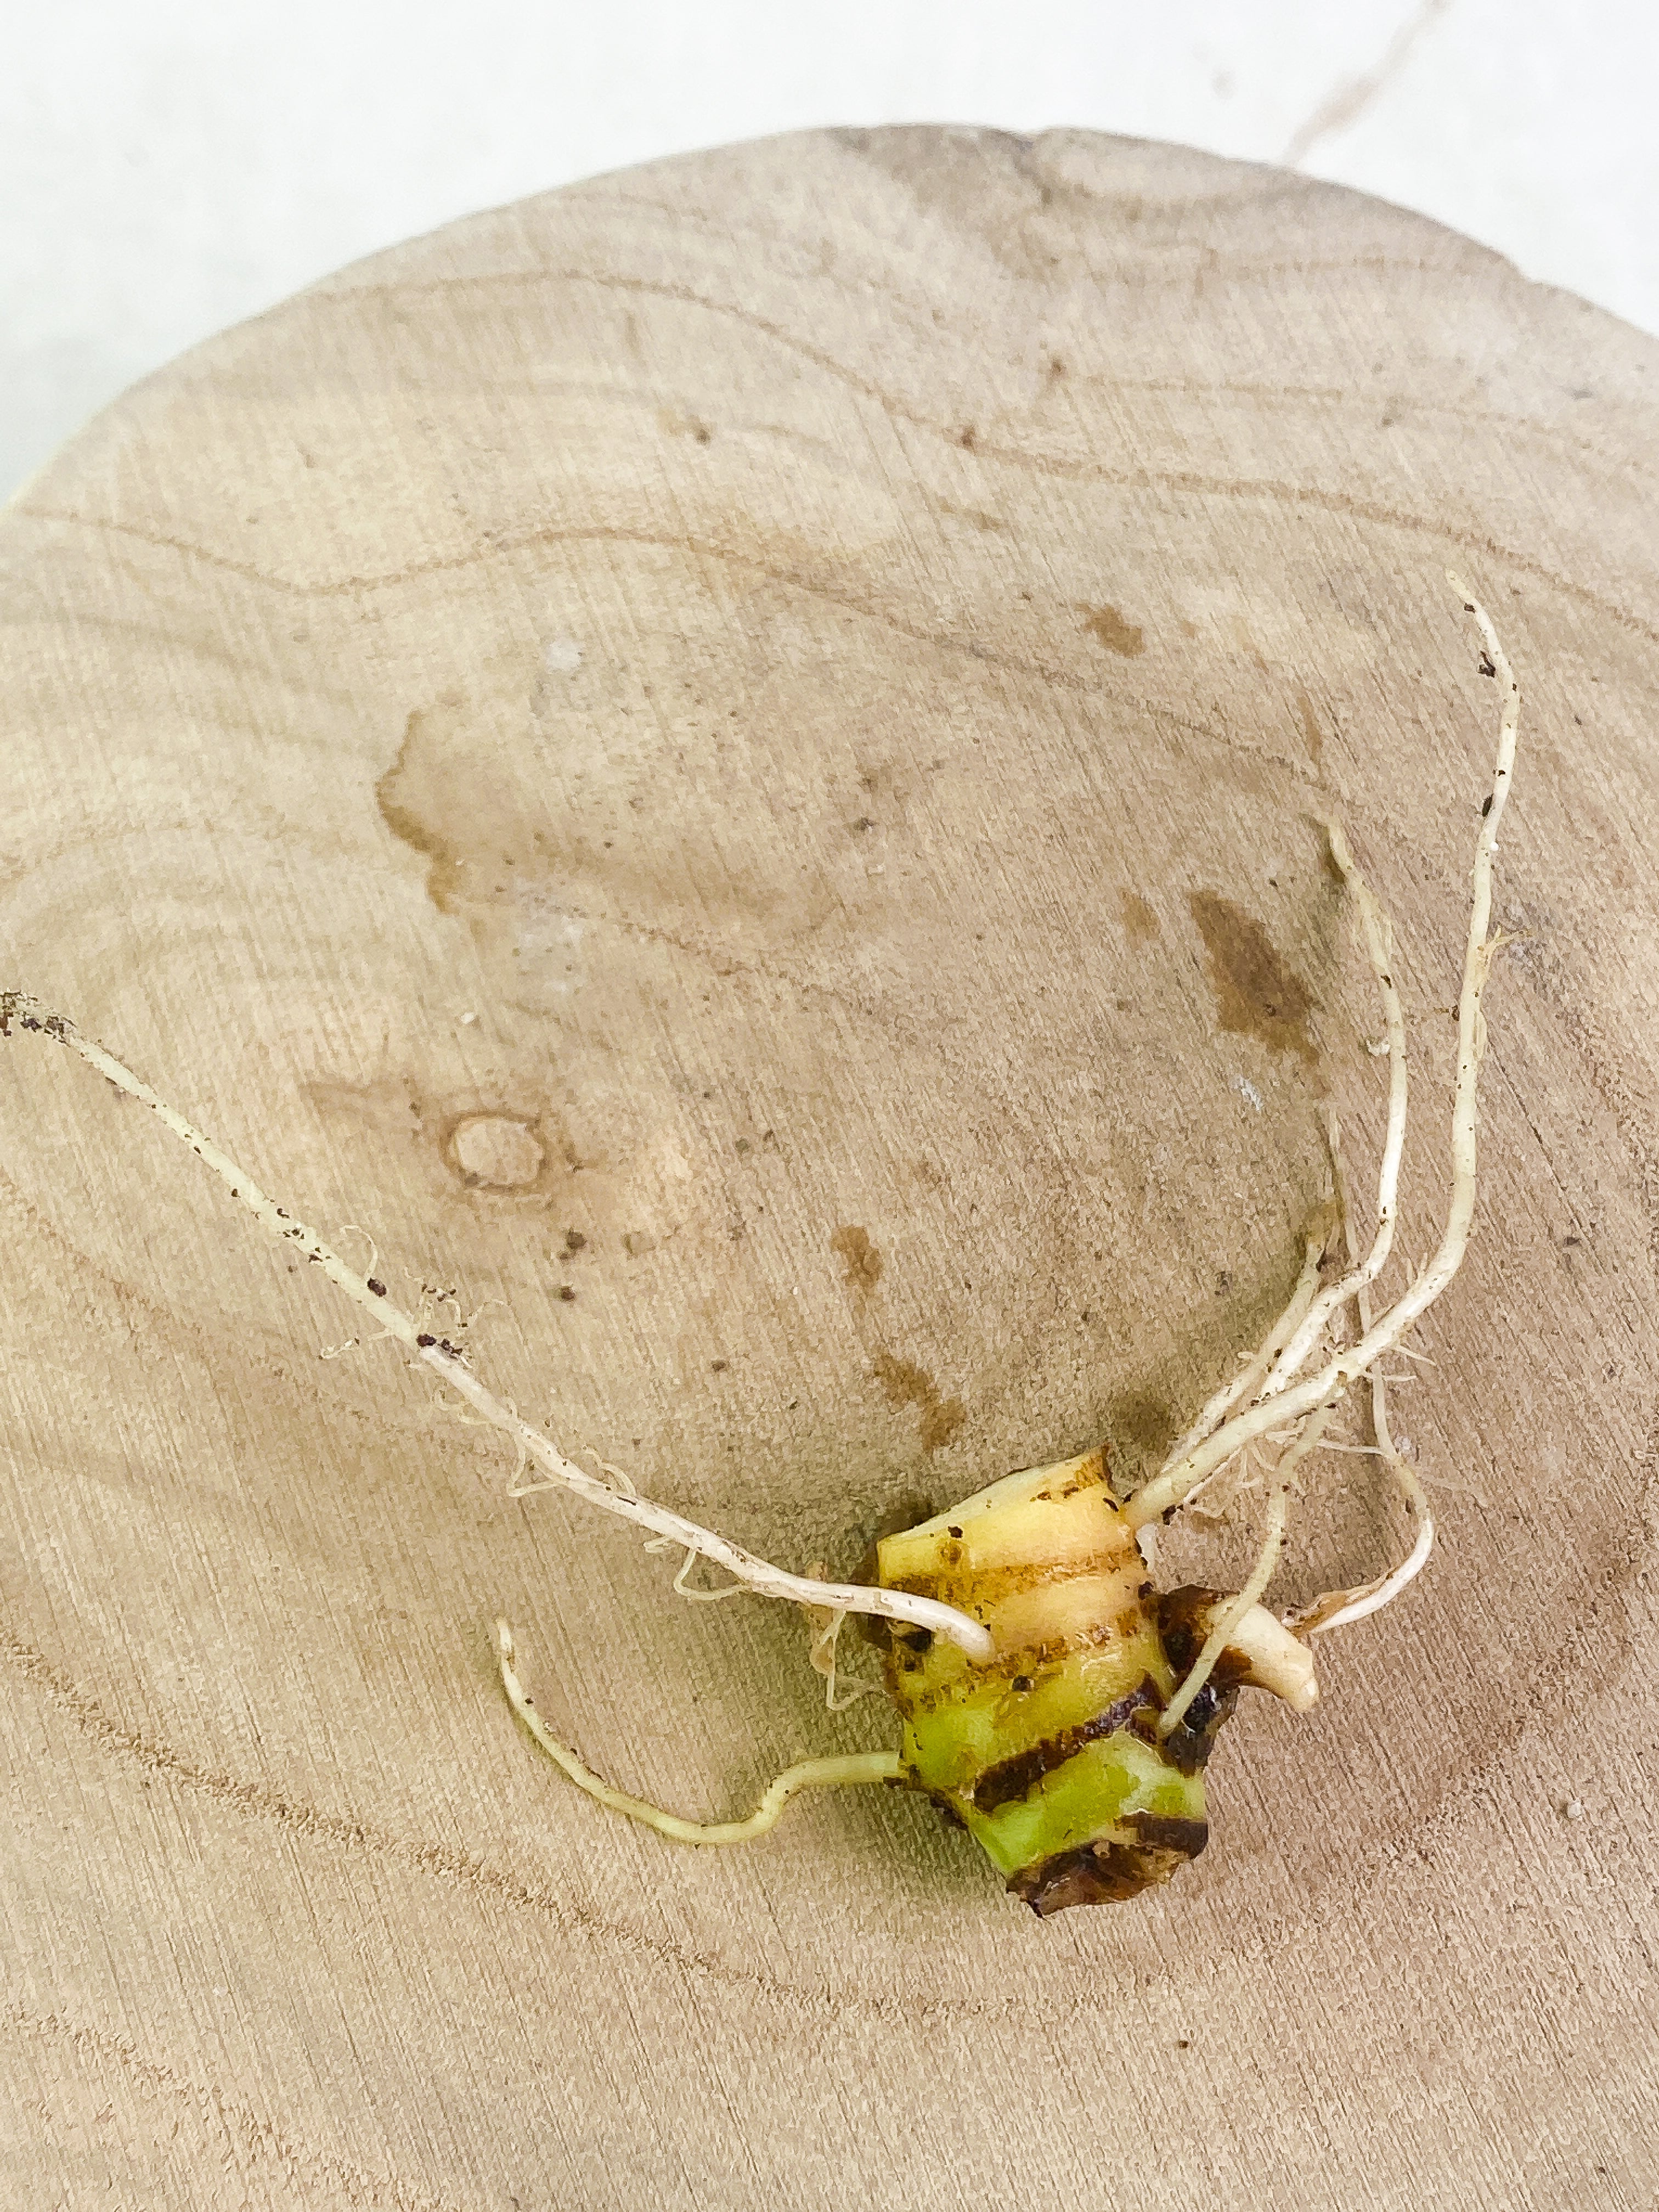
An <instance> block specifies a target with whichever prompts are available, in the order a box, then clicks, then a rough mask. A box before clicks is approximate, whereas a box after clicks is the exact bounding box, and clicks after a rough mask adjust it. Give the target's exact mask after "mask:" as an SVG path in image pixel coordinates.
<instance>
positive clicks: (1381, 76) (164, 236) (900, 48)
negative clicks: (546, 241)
mask: <svg viewBox="0 0 1659 2212" xmlns="http://www.w3.org/2000/svg"><path fill="white" fill-rule="evenodd" d="M4 20H5V21H7V25H8V27H7V28H6V31H5V34H4V38H3V40H0V498H3V497H4V496H5V495H7V494H8V493H9V491H11V490H12V489H14V488H15V486H16V485H17V483H19V482H21V479H22V478H23V477H25V476H26V475H27V473H28V472H29V471H32V470H33V468H35V467H36V466H37V465H39V464H40V462H41V461H42V460H43V459H45V458H46V455H47V454H48V453H50V452H51V450H52V447H54V446H55V445H57V444H58V441H60V440H61V439H63V438H64V437H66V436H68V435H69V434H70V432H71V431H73V430H74V429H75V428H76V426H77V425H78V424H79V423H80V422H82V421H84V419H85V418H86V417H87V416H88V415H89V414H90V413H92V412H93V410H94V409H96V408H98V407H99V406H100V405H101V404H103V403H104V402H105V401H106V399H108V398H112V397H113V395H114V394H115V393H116V392H118V391H120V390H121V389H122V388H123V386H125V385H127V384H129V383H131V381H132V380H133V379H135V378H136V377H138V376H141V375H143V374H144V373H145V372H146V371H148V370H149V369H151V368H155V367H157V366H158V365H159V364H160V363H161V362H164V361H166V360H167V359H168V358H169V357H170V356H172V355H173V354H175V353H177V352H179V350H180V349H182V348H183V347H185V346H188V345H190V344H191V343H194V342H195V341H196V340H197V339H198V338H201V337H206V336H207V335H208V334H209V333H210V331H215V330H217V329H219V328H221V327H222V325H225V324H227V323H229V322H234V321H236V320H238V319H240V318H241V317H243V316H245V315H249V314H252V313H256V312H257V311H258V309H260V308H262V307H267V306H269V305H270V304H271V303H272V302H273V301H276V300H279V299H281V298H282V297H283V295H285V294H287V293H289V292H291V291H293V290H294V289H295V288H296V287H297V286H299V285H301V284H304V283H307V281H308V280H309V279H311V278H312V277H313V276H320V275H321V274H323V273H324V272H325V271H326V270H330V269H332V268H335V267H337V266H338V264H341V263H342V262H344V261H349V260H350V259H352V258H355V257H356V256H357V255H359V254H362V253H366V252H369V251H371V250H372V249H373V248H374V247H377V246H384V245H388V244H391V243H392V242H393V241H394V240H398V239H399V238H404V237H407V236H409V235H410V234H412V233H415V232H418V231H422V230H426V229H429V228H432V227H433V226H434V225H435V224H438V223H441V222H446V221H447V220H448V219H449V218H450V217H451V216H458V215H461V214H464V213H466V212H468V211H469V210H473V209H477V208H481V207H487V206H489V205H491V204H495V203H497V202H500V201H502V200H508V199H516V198H518V197H521V196H522V195H524V194H525V193H527V192H533V191H540V190H543V189H544V188H545V187H547V186H549V185H557V184H562V183H564V182H566V181H567V180H568V179H571V178H574V177H580V176H586V175H590V174H592V173H594V172H595V171H598V170H603V169H609V168H614V167H619V166H622V165H624V164H627V163H629V162H634V161H644V160H647V159H648V158H650V157H651V156H652V155H658V154H665V153H671V152H676V151H678V150H681V149H686V148H690V147H696V146H702V145H711V144H716V143H720V141H722V140H726V139H732V138H744V137H759V136H761V135H763V134H765V133H768V132H771V131H788V130H795V129H799V128H801V127H803V126H805V125H814V124H825V123H881V122H896V121H943V120H949V121H956V122H975V123H992V124H997V125H1002V126H1004V127H1006V128H1008V129H1012V130H1019V131H1031V130H1038V129H1041V128H1042V127H1043V126H1044V125H1049V124H1073V125H1086V126H1089V127H1091V128H1095V129H1099V130H1105V131H1127V132H1130V133H1133V134H1135V135H1137V136H1140V137H1158V138H1174V139H1182V140H1185V141H1186V142H1188V143H1190V144H1193V145H1197V146H1204V147H1208V148H1211V149H1214V150H1215V151H1217V152H1219V153H1224V154H1231V155H1243V156H1245V157H1247V158H1249V159H1251V160H1255V161H1280V162H1287V163H1291V164H1294V165H1295V166H1297V167H1301V168H1303V169H1305V170H1307V171H1309V172H1310V173H1314V174H1316V175H1319V176H1323V177H1331V178H1335V179H1340V181H1341V182H1343V183H1345V184H1350V185H1358V186H1359V187H1360V188H1361V189H1362V190H1364V191H1370V192H1376V193H1379V194H1381V195H1382V196H1383V197H1385V198H1388V199H1392V200H1397V201H1400V202H1402V203H1404V204H1407V205H1408V206H1411V207H1414V208H1420V209H1422V210H1425V211H1426V212H1427V213H1429V214H1431V215H1433V216H1437V217H1438V218H1439V219H1440V220H1441V221H1442V222H1448V223H1450V224H1452V225H1454V226H1455V228H1458V229H1460V230H1464V231H1467V232H1468V233H1470V234H1472V235H1474V237H1476V238H1479V239H1481V240H1485V241H1486V243H1487V244H1489V245H1492V246H1497V247H1498V248H1499V249H1500V250H1501V251H1502V252H1504V253H1506V254H1508V255H1509V256H1510V258H1511V259H1513V260H1514V261H1515V262H1516V263H1517V264H1519V265H1520V267H1521V268H1522V270H1525V271H1526V272H1527V274H1528V275H1529V276H1535V277H1539V278H1541V279H1544V280H1546V281H1547V282H1549V283H1555V284H1562V285H1565V286H1567V287H1569V288H1570V289H1572V290H1574V291H1577V292H1580V293H1583V294H1585V295H1588V297H1589V298H1590V299H1592V300H1595V301H1599V302H1600V303H1601V305H1603V306H1605V307H1611V308H1613V310H1614V311H1615V312H1616V313H1620V314H1621V315H1624V316H1626V317H1627V318H1628V319H1630V320H1631V321H1632V322H1635V323H1638V324H1641V325H1644V327H1645V328H1647V329H1649V330H1659V224H1656V218H1659V128H1656V122H1655V112H1656V94H1659V7H1656V5H1655V0H1161V4H1149V0H836V4H835V5H833V6H828V7H817V6H812V5H810V4H806V0H604V4H601V5H592V4H589V5H584V6H580V7H574V6H569V5H567V4H563V0H281V4H273V0H57V4H56V5H55V6H53V7H52V8H51V9H45V8H42V7H35V8H33V9H31V10H30V12H29V13H28V14H27V15H25V13H24V0H9V9H8V11H7V14H6V16H5V19H4Z"/></svg>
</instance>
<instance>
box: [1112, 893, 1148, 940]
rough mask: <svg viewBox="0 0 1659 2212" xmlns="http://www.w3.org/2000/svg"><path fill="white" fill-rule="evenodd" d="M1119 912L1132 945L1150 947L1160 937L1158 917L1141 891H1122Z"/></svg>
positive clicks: (1118, 901) (1119, 895) (1118, 899)
mask: <svg viewBox="0 0 1659 2212" xmlns="http://www.w3.org/2000/svg"><path fill="white" fill-rule="evenodd" d="M1117 903H1118V911H1119V913H1120V914H1121V916H1122V919H1123V927H1124V932H1125V934H1126V935H1127V938H1128V939H1129V942H1130V944H1131V945H1150V944H1151V943H1152V939H1154V938H1155V937H1156V936H1157V935H1158V916H1157V915H1155V914H1154V913H1153V911H1152V908H1151V907H1150V906H1149V905H1148V904H1147V902H1146V900H1145V899H1144V898H1142V896H1140V893H1139V891H1130V890H1120V891H1119V893H1118V895H1117Z"/></svg>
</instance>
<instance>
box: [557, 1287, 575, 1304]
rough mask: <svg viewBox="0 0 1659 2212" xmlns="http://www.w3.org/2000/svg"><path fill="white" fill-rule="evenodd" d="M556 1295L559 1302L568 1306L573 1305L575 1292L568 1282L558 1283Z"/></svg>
mask: <svg viewBox="0 0 1659 2212" xmlns="http://www.w3.org/2000/svg"><path fill="white" fill-rule="evenodd" d="M557 1295H558V1297H559V1302H560V1304H562V1305H567V1306H570V1305H574V1304H575V1303H576V1293H575V1291H574V1290H573V1289H572V1287H571V1285H569V1284H568V1283H561V1284H560V1285H559V1288H558V1294H557Z"/></svg>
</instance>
